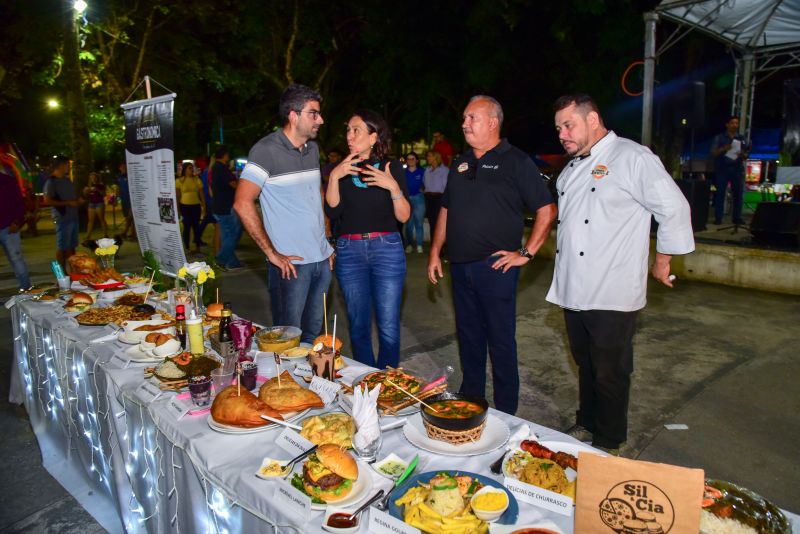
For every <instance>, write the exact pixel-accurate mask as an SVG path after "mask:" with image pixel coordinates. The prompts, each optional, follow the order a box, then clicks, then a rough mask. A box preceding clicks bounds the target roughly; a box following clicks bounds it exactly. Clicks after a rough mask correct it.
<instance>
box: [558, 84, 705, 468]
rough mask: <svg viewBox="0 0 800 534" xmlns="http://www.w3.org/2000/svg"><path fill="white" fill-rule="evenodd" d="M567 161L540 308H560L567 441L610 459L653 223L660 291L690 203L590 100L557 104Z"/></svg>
mask: <svg viewBox="0 0 800 534" xmlns="http://www.w3.org/2000/svg"><path fill="white" fill-rule="evenodd" d="M554 108H555V126H556V131H557V132H558V137H559V141H560V142H561V144H562V146H563V147H564V149H565V150H566V152H567V154H568V155H569V156H572V158H573V159H572V160H571V161H570V162H569V163H567V166H566V167H565V168H564V170H563V171H562V172H561V175H560V176H559V177H558V181H557V183H556V189H557V194H558V211H559V219H558V221H557V225H558V226H557V229H558V230H557V245H556V264H555V272H554V273H553V282H552V285H551V286H550V291H549V292H548V294H547V300H548V301H549V302H552V303H553V304H557V305H558V306H561V307H562V308H564V318H565V321H566V326H567V334H568V337H569V342H570V349H571V351H572V356H573V358H574V359H575V363H576V364H577V365H578V370H579V373H578V374H579V387H580V404H579V409H578V412H577V417H576V423H575V425H574V426H573V427H571V428H570V429H568V430H567V433H568V434H570V435H571V436H573V437H576V438H578V439H580V440H582V441H589V440H591V442H592V444H593V445H594V446H595V447H599V448H602V449H605V450H607V451H609V452H611V453H613V454H617V453H618V451H619V447H620V445H622V443H624V442H625V440H626V439H627V431H628V397H629V390H630V374H631V373H632V372H633V345H632V341H633V334H634V332H635V328H636V316H637V313H638V310H640V309H642V308H643V307H644V306H645V303H646V292H647V269H648V254H649V250H650V218H651V215H652V216H655V219H656V221H657V222H658V223H659V226H658V235H657V241H656V251H657V252H656V258H655V261H654V263H653V266H652V268H651V272H652V274H653V277H654V278H655V279H656V280H658V281H659V282H661V283H663V284H664V285H666V286H669V287H672V280H670V267H669V264H670V260H671V258H672V256H673V255H677V254H688V253H689V252H692V251H693V250H694V237H693V235H692V226H691V218H690V213H689V204H688V203H687V202H686V199H685V198H684V196H683V194H682V193H681V191H680V189H678V187H677V185H676V184H675V182H674V180H673V179H672V178H671V177H670V175H669V174H667V172H666V170H665V169H664V166H663V165H662V164H661V161H660V160H659V159H658V157H657V156H655V155H654V154H653V153H652V152H651V151H650V149H648V148H647V147H644V146H642V145H640V144H638V143H635V142H633V141H631V140H629V139H624V138H622V137H618V136H617V135H616V134H615V133H614V132H613V131H609V130H608V129H607V128H606V127H605V125H604V124H603V119H602V118H601V117H600V112H599V109H598V107H597V105H596V104H595V103H594V101H593V100H592V99H591V97H589V96H588V95H583V94H575V95H566V96H563V97H561V98H559V99H558V100H556V103H555V106H554Z"/></svg>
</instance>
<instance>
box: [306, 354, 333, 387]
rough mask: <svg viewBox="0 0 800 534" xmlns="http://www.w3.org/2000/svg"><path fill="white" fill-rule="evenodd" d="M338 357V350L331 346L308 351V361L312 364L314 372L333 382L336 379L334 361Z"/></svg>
mask: <svg viewBox="0 0 800 534" xmlns="http://www.w3.org/2000/svg"><path fill="white" fill-rule="evenodd" d="M335 359H336V351H334V350H333V349H332V348H331V347H322V350H321V351H319V352H317V351H314V350H312V351H311V352H309V353H308V363H309V364H310V365H311V370H312V371H314V374H315V375H316V376H318V377H320V378H324V379H325V380H330V381H331V382H333V379H334V372H335V371H334V369H333V366H334V361H335Z"/></svg>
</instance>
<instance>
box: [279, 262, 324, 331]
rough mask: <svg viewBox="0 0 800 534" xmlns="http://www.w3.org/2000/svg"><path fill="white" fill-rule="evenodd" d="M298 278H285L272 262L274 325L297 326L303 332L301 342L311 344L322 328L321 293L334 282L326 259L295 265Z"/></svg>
mask: <svg viewBox="0 0 800 534" xmlns="http://www.w3.org/2000/svg"><path fill="white" fill-rule="evenodd" d="M294 268H295V270H296V271H297V278H290V279H288V280H284V279H283V278H281V271H280V269H278V268H277V267H275V266H274V265H272V264H271V263H270V264H269V270H268V273H267V285H268V287H269V299H270V309H271V310H272V324H274V325H280V326H296V327H298V328H300V329H301V330H302V331H303V334H302V335H301V337H300V342H301V343H311V342H313V341H314V338H316V337H317V336H318V335H319V333H320V331H321V330H322V321H323V305H322V304H323V303H322V294H323V293H327V291H328V287H329V286H330V283H331V269H330V265H329V263H328V260H327V259H324V260H322V261H318V262H317V263H307V264H305V265H295V266H294Z"/></svg>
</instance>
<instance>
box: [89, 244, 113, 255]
mask: <svg viewBox="0 0 800 534" xmlns="http://www.w3.org/2000/svg"><path fill="white" fill-rule="evenodd" d="M118 250H119V246H118V245H111V246H110V247H106V248H97V249H95V251H94V253H95V254H97V255H98V256H113V255H114V254H116V253H117V251H118Z"/></svg>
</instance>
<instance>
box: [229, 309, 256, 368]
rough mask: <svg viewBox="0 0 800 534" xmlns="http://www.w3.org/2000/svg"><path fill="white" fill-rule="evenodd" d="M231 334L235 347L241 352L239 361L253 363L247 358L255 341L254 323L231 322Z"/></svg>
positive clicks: (238, 320) (242, 320)
mask: <svg viewBox="0 0 800 534" xmlns="http://www.w3.org/2000/svg"><path fill="white" fill-rule="evenodd" d="M230 332H231V338H233V346H234V347H236V349H237V350H238V351H239V361H240V362H244V361H252V359H250V358H249V357H248V356H247V351H248V349H250V343H251V341H252V339H253V323H252V322H251V321H247V320H245V319H236V320H235V321H231V326H230Z"/></svg>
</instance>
